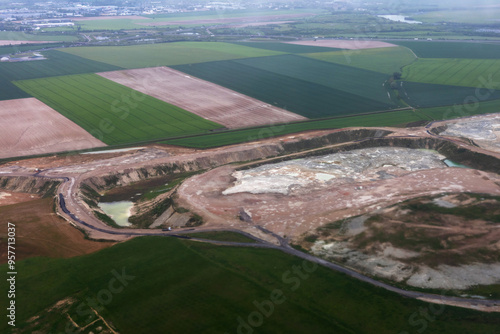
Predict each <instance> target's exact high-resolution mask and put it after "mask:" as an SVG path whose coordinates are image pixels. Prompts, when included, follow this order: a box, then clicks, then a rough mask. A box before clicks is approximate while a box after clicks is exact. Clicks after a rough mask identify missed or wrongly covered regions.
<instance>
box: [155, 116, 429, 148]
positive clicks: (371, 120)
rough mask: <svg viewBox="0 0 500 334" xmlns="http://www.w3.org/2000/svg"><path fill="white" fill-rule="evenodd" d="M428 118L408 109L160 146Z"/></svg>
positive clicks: (216, 142) (246, 139) (210, 144)
mask: <svg viewBox="0 0 500 334" xmlns="http://www.w3.org/2000/svg"><path fill="white" fill-rule="evenodd" d="M430 119H431V118H430V117H428V116H426V115H423V114H420V113H418V112H414V111H411V110H400V111H390V112H386V113H379V114H370V115H359V116H351V117H341V118H334V119H322V120H316V121H308V122H301V123H291V124H280V125H272V126H267V127H260V128H253V129H244V130H234V131H228V132H223V133H214V134H208V135H201V136H196V137H190V138H182V139H172V140H167V141H165V142H164V143H165V144H170V145H178V146H187V147H196V148H210V147H218V146H224V145H232V144H239V143H244V142H249V141H255V140H260V139H265V138H270V137H277V136H283V135H287V134H290V133H297V132H302V131H308V130H325V129H341V128H347V127H354V126H367V127H372V126H373V127H376V126H405V125H406V124H409V123H414V122H419V121H425V120H430Z"/></svg>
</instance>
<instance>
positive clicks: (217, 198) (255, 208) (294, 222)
mask: <svg viewBox="0 0 500 334" xmlns="http://www.w3.org/2000/svg"><path fill="white" fill-rule="evenodd" d="M389 168H392V170H393V171H392V172H391V174H393V176H392V177H391V178H385V177H384V175H385V174H384V173H381V174H380V177H379V178H373V177H371V176H369V174H372V175H373V171H369V170H368V171H367V172H368V174H366V176H368V177H363V176H362V175H361V176H356V177H354V178H353V177H349V178H345V177H344V178H343V177H339V178H335V179H331V180H329V181H328V182H324V183H311V184H310V185H305V186H302V187H297V186H292V188H290V189H291V190H290V191H289V193H288V195H284V194H283V193H279V192H274V193H273V192H268V193H259V194H251V193H249V192H241V193H233V194H228V195H223V192H224V191H226V190H227V189H229V188H231V187H233V186H234V181H235V178H234V177H233V176H232V174H233V173H234V171H235V169H234V168H233V167H229V166H225V167H220V168H216V169H214V170H211V171H209V172H207V173H205V174H201V175H197V176H194V177H192V178H191V179H189V180H187V181H186V182H184V184H183V185H182V186H181V187H180V188H179V191H178V193H179V199H180V201H183V202H184V204H185V205H186V206H189V207H190V208H192V209H193V210H194V212H197V213H199V214H200V215H202V216H204V217H206V220H207V221H208V222H212V223H217V224H227V225H230V226H239V225H242V224H244V223H242V222H241V221H240V220H239V219H238V215H239V213H240V210H241V209H244V210H245V211H246V212H247V213H248V214H250V215H251V217H252V220H253V222H254V223H257V224H259V225H262V226H264V227H265V228H267V229H269V230H271V231H273V232H275V233H278V234H280V235H286V236H288V237H291V238H297V237H298V236H300V235H301V234H302V233H304V232H307V231H311V230H314V229H316V228H318V227H319V226H321V225H323V224H326V223H329V222H333V221H336V220H339V219H343V218H346V217H350V216H356V215H360V214H364V213H366V212H372V211H374V210H377V209H380V208H382V207H385V206H387V205H390V204H394V203H397V202H399V201H403V200H406V199H409V198H414V197H417V196H422V195H430V194H439V193H443V192H477V193H491V194H497V195H499V194H500V186H498V184H496V183H495V181H496V182H499V181H500V177H499V176H498V175H496V174H491V173H485V172H480V171H477V170H471V169H461V168H434V169H427V170H418V171H404V170H401V171H399V172H397V173H396V172H395V169H394V168H393V167H392V166H389ZM384 169H385V168H384V167H383V168H381V169H380V172H383V171H384ZM292 172H293V171H292ZM297 184H300V182H299V181H297Z"/></svg>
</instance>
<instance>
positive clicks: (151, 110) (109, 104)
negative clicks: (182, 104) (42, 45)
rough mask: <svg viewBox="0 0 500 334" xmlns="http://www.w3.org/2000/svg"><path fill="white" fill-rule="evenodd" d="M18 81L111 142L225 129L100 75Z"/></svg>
mask: <svg viewBox="0 0 500 334" xmlns="http://www.w3.org/2000/svg"><path fill="white" fill-rule="evenodd" d="M15 84H16V85H17V86H18V87H20V88H22V89H23V90H24V91H26V92H27V93H29V94H31V95H32V96H34V97H36V98H38V99H39V100H41V101H42V102H44V103H46V104H47V105H49V106H50V107H52V108H54V109H55V110H57V111H58V112H60V113H61V114H63V115H64V116H66V117H67V118H69V119H70V120H72V121H73V122H75V123H76V124H78V125H80V126H81V127H82V128H84V129H85V130H87V131H88V132H89V133H90V134H91V135H93V136H94V137H96V138H98V139H100V140H102V141H103V142H105V143H106V144H109V145H115V144H125V143H135V142H140V141H146V140H153V139H161V138H167V137H173V136H180V135H188V134H196V133H203V132H207V131H209V130H212V129H216V128H220V127H222V126H221V125H219V124H216V123H213V122H210V121H208V120H205V119H203V118H201V117H199V116H196V115H194V114H192V113H190V112H187V111H185V110H183V109H181V108H178V107H176V106H173V105H170V104H168V103H166V102H163V101H160V100H158V99H155V98H153V97H151V96H148V95H144V94H142V93H140V92H137V91H135V90H132V89H130V88H127V87H125V86H122V85H119V84H117V83H114V82H113V81H111V80H108V79H104V78H102V77H100V76H98V75H96V74H83V75H72V76H61V77H52V78H43V79H33V80H24V81H17V82H15Z"/></svg>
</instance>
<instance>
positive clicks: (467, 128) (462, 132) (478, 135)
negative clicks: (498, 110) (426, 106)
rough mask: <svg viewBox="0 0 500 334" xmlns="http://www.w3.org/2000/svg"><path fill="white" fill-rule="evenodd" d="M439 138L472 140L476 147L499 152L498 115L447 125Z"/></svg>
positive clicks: (499, 126)
mask: <svg viewBox="0 0 500 334" xmlns="http://www.w3.org/2000/svg"><path fill="white" fill-rule="evenodd" d="M446 125H447V127H448V128H447V129H446V130H445V131H443V132H441V133H440V135H441V136H450V137H464V138H469V139H472V140H473V141H474V142H475V143H476V144H477V145H479V146H481V147H483V148H485V149H490V150H493V151H495V152H500V115H488V116H478V117H473V118H470V119H467V120H463V121H459V122H456V123H448V124H446Z"/></svg>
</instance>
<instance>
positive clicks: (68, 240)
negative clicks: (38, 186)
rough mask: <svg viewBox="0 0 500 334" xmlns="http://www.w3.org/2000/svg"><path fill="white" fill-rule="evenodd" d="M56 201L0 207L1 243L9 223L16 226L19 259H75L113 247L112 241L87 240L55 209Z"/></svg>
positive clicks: (3, 258) (2, 256) (3, 256)
mask: <svg viewBox="0 0 500 334" xmlns="http://www.w3.org/2000/svg"><path fill="white" fill-rule="evenodd" d="M53 205H54V199H53V198H43V199H35V200H31V201H28V202H23V203H18V204H13V205H7V206H0V217H2V219H1V221H0V228H1V231H0V240H2V241H3V240H5V239H6V238H7V222H10V223H12V224H15V226H16V259H18V260H21V259H26V258H29V257H34V256H48V257H73V256H78V255H83V254H90V253H93V252H96V251H98V250H100V249H103V248H106V247H109V246H112V245H113V244H114V243H113V242H98V241H91V240H87V239H85V238H84V235H83V233H82V232H80V231H78V230H77V229H76V228H74V227H73V226H71V225H70V224H69V223H68V222H67V221H66V220H64V219H63V218H61V217H59V216H58V215H56V214H55V213H54V211H53V210H52V208H53ZM6 253H7V247H2V251H1V252H0V263H5V262H6V261H7V254H6Z"/></svg>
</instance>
